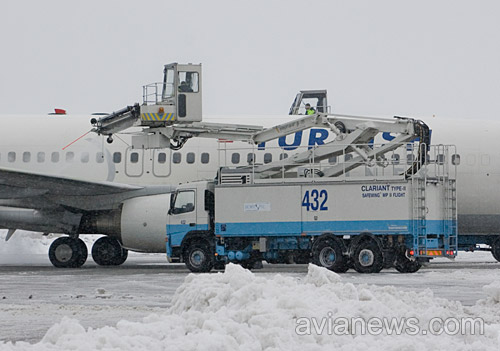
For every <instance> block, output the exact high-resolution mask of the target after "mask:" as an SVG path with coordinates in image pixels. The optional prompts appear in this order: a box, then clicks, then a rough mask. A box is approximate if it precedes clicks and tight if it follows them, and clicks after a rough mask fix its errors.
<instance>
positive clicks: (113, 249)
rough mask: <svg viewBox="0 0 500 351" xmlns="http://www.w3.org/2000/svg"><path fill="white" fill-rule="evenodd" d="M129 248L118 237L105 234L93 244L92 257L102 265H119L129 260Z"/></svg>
mask: <svg viewBox="0 0 500 351" xmlns="http://www.w3.org/2000/svg"><path fill="white" fill-rule="evenodd" d="M127 256H128V250H127V249H124V248H123V247H122V245H121V243H120V242H119V241H118V239H115V238H110V237H109V236H104V237H102V238H99V239H98V240H97V241H96V242H95V243H94V245H93V246H92V258H93V259H94V262H95V263H97V264H98V265H100V266H119V265H121V264H122V263H123V262H125V261H126V260H127Z"/></svg>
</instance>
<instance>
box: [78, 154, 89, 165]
mask: <svg viewBox="0 0 500 351" xmlns="http://www.w3.org/2000/svg"><path fill="white" fill-rule="evenodd" d="M89 159H90V156H89V153H88V152H82V155H81V157H80V161H82V163H88V162H89Z"/></svg>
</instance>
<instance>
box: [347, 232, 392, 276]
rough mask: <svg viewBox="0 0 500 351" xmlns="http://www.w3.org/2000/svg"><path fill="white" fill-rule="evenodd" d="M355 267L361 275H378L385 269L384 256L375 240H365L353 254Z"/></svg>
mask: <svg viewBox="0 0 500 351" xmlns="http://www.w3.org/2000/svg"><path fill="white" fill-rule="evenodd" d="M352 259H353V266H354V269H355V270H356V272H359V273H378V272H380V271H381V270H382V268H383V267H384V256H383V254H382V251H381V250H380V248H379V246H378V245H377V243H376V242H374V241H373V240H363V241H361V242H360V243H359V244H358V245H357V246H356V247H355V248H354V253H353V257H352Z"/></svg>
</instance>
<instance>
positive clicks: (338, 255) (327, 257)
mask: <svg viewBox="0 0 500 351" xmlns="http://www.w3.org/2000/svg"><path fill="white" fill-rule="evenodd" d="M312 263H314V264H315V265H317V266H320V267H325V268H327V269H329V270H331V271H334V272H336V273H344V272H346V271H347V270H348V269H349V266H348V264H347V259H346V257H344V255H343V254H342V246H341V243H339V242H338V241H337V240H334V239H332V238H328V239H323V240H321V241H319V242H318V243H316V244H315V245H314V246H313V249H312Z"/></svg>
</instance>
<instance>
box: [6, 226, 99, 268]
mask: <svg viewBox="0 0 500 351" xmlns="http://www.w3.org/2000/svg"><path fill="white" fill-rule="evenodd" d="M6 237H7V230H0V264H33V263H38V260H40V259H41V260H43V262H45V261H48V258H47V253H48V252H49V246H50V244H52V242H53V241H54V240H55V239H57V238H58V237H60V235H54V234H50V235H48V236H45V235H42V233H35V232H29V231H24V230H17V231H16V232H15V233H14V235H13V236H12V237H11V238H10V239H9V241H5V238H6ZM99 237H100V236H97V235H82V236H80V238H81V239H82V240H83V241H84V242H85V244H86V245H87V249H88V250H89V252H91V251H90V250H91V248H92V245H93V243H94V242H95V241H96V240H97V239H98V238H99ZM35 256H37V257H35ZM38 256H40V258H39V257H38ZM35 261H36V262H35Z"/></svg>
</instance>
